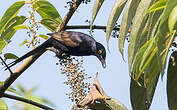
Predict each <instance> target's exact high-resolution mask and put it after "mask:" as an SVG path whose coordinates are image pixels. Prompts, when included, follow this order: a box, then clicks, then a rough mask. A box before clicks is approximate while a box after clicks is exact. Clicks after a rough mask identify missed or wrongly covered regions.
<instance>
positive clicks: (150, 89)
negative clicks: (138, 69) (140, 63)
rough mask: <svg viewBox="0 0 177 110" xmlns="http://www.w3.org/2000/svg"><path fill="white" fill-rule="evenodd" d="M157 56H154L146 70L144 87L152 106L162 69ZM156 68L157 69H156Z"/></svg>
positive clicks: (148, 102)
mask: <svg viewBox="0 0 177 110" xmlns="http://www.w3.org/2000/svg"><path fill="white" fill-rule="evenodd" d="M157 57H158V56H157V54H156V55H155V56H153V58H152V60H151V63H149V65H148V66H147V67H146V69H145V70H144V86H145V88H146V101H147V104H148V105H149V106H150V105H151V103H152V99H153V96H154V92H155V89H156V86H157V82H158V79H159V75H160V69H159V67H158V66H159V65H158V61H157V59H158V58H157ZM154 67H156V68H154Z"/></svg>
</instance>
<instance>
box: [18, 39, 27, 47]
mask: <svg viewBox="0 0 177 110" xmlns="http://www.w3.org/2000/svg"><path fill="white" fill-rule="evenodd" d="M26 43H28V40H27V39H25V40H24V41H23V42H22V43H20V47H22V46H23V45H24V44H26Z"/></svg>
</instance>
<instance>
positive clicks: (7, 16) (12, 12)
mask: <svg viewBox="0 0 177 110" xmlns="http://www.w3.org/2000/svg"><path fill="white" fill-rule="evenodd" d="M24 4H25V1H17V2H15V3H14V4H13V5H11V6H10V7H9V8H8V9H7V10H6V12H5V13H4V15H3V17H2V19H1V21H0V34H1V33H2V32H3V31H4V28H5V26H6V25H7V23H8V22H9V21H10V20H11V19H12V18H13V17H15V16H16V15H17V14H18V11H19V10H20V8H21V7H22V6H23V5H24Z"/></svg>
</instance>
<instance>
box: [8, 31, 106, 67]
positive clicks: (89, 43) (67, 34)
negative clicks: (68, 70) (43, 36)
mask: <svg viewBox="0 0 177 110" xmlns="http://www.w3.org/2000/svg"><path fill="white" fill-rule="evenodd" d="M48 35H50V36H51V37H50V38H49V39H48V40H47V41H45V42H44V43H43V44H41V45H40V46H38V47H37V48H35V49H33V50H32V51H30V52H28V53H26V54H25V55H23V56H22V57H20V58H18V59H17V60H15V61H13V62H11V63H10V64H9V65H8V66H9V68H10V67H12V66H14V65H15V64H17V63H19V62H21V61H22V60H24V59H25V58H27V57H29V56H31V55H34V54H36V53H38V52H45V51H46V50H50V51H53V52H54V53H55V54H56V56H57V57H58V58H60V59H61V58H65V57H64V56H90V55H94V56H96V57H97V58H98V59H99V60H100V61H101V63H102V66H103V68H106V63H105V58H106V50H105V48H104V46H103V45H102V44H101V43H99V42H96V40H95V39H94V38H93V37H91V36H89V35H87V34H84V33H81V32H74V31H61V32H54V33H49V34H48Z"/></svg>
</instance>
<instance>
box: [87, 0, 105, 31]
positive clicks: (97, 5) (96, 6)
mask: <svg viewBox="0 0 177 110" xmlns="http://www.w3.org/2000/svg"><path fill="white" fill-rule="evenodd" d="M103 2H104V0H95V3H94V6H93V9H92V21H91V24H90V30H91V31H92V25H93V23H94V21H95V18H96V16H97V13H98V11H99V10H100V7H101V6H102V4H103Z"/></svg>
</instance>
